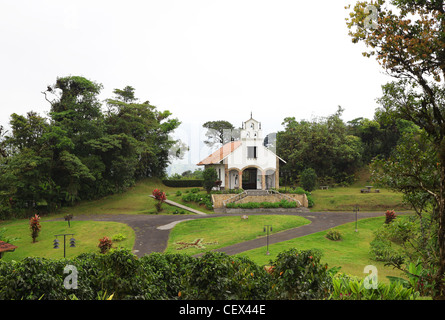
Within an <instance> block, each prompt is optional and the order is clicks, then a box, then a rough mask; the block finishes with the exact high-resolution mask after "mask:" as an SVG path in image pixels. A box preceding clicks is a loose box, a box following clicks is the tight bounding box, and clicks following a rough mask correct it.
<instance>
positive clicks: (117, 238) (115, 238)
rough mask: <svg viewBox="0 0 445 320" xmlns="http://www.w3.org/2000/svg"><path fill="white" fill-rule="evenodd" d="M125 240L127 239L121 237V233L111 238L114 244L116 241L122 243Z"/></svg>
mask: <svg viewBox="0 0 445 320" xmlns="http://www.w3.org/2000/svg"><path fill="white" fill-rule="evenodd" d="M125 239H127V237H126V236H125V235H123V234H122V233H118V234H115V235H114V236H113V237H112V238H111V240H112V241H116V242H118V241H124V240H125Z"/></svg>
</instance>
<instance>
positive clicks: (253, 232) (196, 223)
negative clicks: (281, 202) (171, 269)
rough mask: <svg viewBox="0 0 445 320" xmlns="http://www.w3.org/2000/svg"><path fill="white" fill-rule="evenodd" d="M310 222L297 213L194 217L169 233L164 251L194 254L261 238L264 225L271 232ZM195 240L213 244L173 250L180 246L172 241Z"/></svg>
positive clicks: (263, 234)
mask: <svg viewBox="0 0 445 320" xmlns="http://www.w3.org/2000/svg"><path fill="white" fill-rule="evenodd" d="M308 223H310V221H309V220H307V219H305V218H302V217H299V216H286V215H270V216H259V215H258V216H254V215H250V216H249V218H248V219H247V220H243V219H241V217H240V216H228V217H218V218H210V219H196V220H191V221H185V222H181V223H179V224H178V225H176V226H175V227H174V228H173V230H171V232H170V238H169V241H168V246H167V249H166V250H165V252H166V253H186V254H190V255H194V254H197V253H202V252H205V251H208V250H212V249H216V248H222V247H225V246H229V245H232V244H235V243H239V242H243V241H248V240H252V239H255V238H258V237H264V236H265V233H264V232H263V227H264V225H268V224H269V225H270V224H272V225H273V233H276V232H279V231H283V230H286V229H291V228H297V227H299V226H302V225H305V224H308ZM196 239H203V242H204V243H215V242H217V244H211V245H207V246H206V245H205V244H204V246H205V248H204V249H196V248H188V249H183V250H177V248H178V247H181V245H177V244H175V243H176V242H186V243H192V242H194V241H195V240H196Z"/></svg>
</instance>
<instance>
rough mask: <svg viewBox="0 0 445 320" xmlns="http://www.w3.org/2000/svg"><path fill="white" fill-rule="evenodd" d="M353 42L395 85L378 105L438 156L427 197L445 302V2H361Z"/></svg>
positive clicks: (439, 291)
mask: <svg viewBox="0 0 445 320" xmlns="http://www.w3.org/2000/svg"><path fill="white" fill-rule="evenodd" d="M347 25H348V27H349V28H350V32H349V34H350V35H351V37H352V41H353V42H355V43H357V42H362V43H364V44H365V45H366V46H367V48H369V49H367V50H366V51H365V52H363V55H364V56H366V57H372V56H374V57H375V58H376V59H377V61H378V62H379V64H380V65H381V67H382V68H383V70H385V71H386V73H387V74H389V75H390V76H392V77H393V78H394V79H395V81H394V82H391V83H388V84H387V85H385V86H383V97H382V98H381V99H380V101H379V102H380V104H381V105H382V106H383V108H384V109H385V110H386V111H387V112H389V113H393V114H397V115H398V116H399V117H401V118H403V119H406V120H409V121H412V122H413V123H415V124H416V125H418V126H419V127H420V128H421V129H424V130H425V132H426V133H427V134H428V136H429V139H430V140H431V142H432V143H433V146H434V147H435V148H436V150H437V151H438V152H437V163H438V175H439V176H440V184H439V188H438V190H430V189H428V188H425V191H427V192H428V193H430V194H431V195H432V196H433V197H434V201H435V206H436V207H437V211H438V215H437V223H438V244H439V245H438V247H439V249H438V250H439V266H438V270H437V273H436V276H435V280H436V291H435V298H437V299H445V282H444V275H445V89H444V79H445V7H444V0H422V1H418V0H377V1H371V2H368V1H359V2H357V3H356V4H355V6H354V7H353V10H352V11H351V12H350V17H349V19H348V21H347Z"/></svg>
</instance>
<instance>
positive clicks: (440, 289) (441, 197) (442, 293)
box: [433, 140, 445, 300]
mask: <svg viewBox="0 0 445 320" xmlns="http://www.w3.org/2000/svg"><path fill="white" fill-rule="evenodd" d="M444 141H445V140H443V141H442V143H441V144H440V146H439V157H440V166H439V163H438V166H439V169H440V188H439V194H438V195H437V198H436V199H437V202H438V203H437V206H438V211H439V212H438V217H437V220H438V221H437V222H438V224H439V226H438V227H439V228H438V235H437V236H438V242H439V243H438V247H439V268H438V270H437V273H436V276H435V292H434V297H433V298H434V299H435V300H445V282H444V274H445V143H444Z"/></svg>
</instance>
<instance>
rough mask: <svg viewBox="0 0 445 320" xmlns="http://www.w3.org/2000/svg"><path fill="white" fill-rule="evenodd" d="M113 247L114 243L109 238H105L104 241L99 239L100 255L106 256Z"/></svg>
mask: <svg viewBox="0 0 445 320" xmlns="http://www.w3.org/2000/svg"><path fill="white" fill-rule="evenodd" d="M112 245H113V241H111V239H110V238H108V237H103V238H102V239H99V245H98V247H99V251H100V253H102V254H104V253H107V252H108V251H109V250H110V249H111V247H112Z"/></svg>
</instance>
